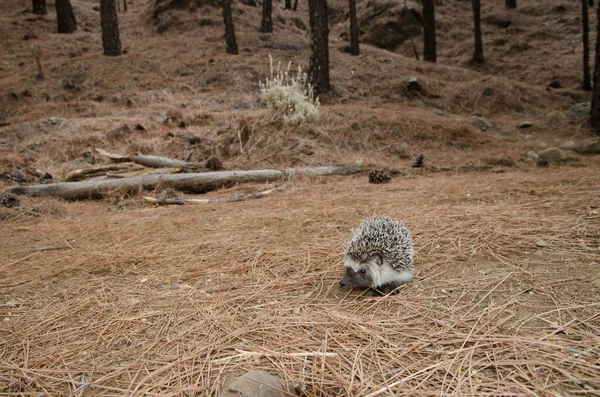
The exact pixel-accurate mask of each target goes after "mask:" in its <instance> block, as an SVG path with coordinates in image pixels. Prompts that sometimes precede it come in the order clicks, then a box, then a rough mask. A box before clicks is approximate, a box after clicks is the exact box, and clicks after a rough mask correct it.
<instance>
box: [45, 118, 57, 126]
mask: <svg viewBox="0 0 600 397" xmlns="http://www.w3.org/2000/svg"><path fill="white" fill-rule="evenodd" d="M44 124H50V125H56V124H58V119H57V118H56V117H49V118H48V119H46V120H44Z"/></svg>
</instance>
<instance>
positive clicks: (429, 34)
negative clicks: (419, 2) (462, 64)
mask: <svg viewBox="0 0 600 397" xmlns="http://www.w3.org/2000/svg"><path fill="white" fill-rule="evenodd" d="M423 59H425V60H426V61H428V62H434V63H435V62H436V61H437V51H436V42H435V5H434V0H423Z"/></svg>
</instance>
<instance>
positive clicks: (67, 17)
mask: <svg viewBox="0 0 600 397" xmlns="http://www.w3.org/2000/svg"><path fill="white" fill-rule="evenodd" d="M56 22H57V23H58V33H73V32H74V31H76V30H77V21H76V20H75V14H73V7H71V2H70V1H69V0H56Z"/></svg>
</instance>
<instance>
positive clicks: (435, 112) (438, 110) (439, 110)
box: [433, 109, 444, 116]
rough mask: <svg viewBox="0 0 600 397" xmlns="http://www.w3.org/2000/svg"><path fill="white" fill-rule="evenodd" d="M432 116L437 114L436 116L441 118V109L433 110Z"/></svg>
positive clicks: (442, 113)
mask: <svg viewBox="0 0 600 397" xmlns="http://www.w3.org/2000/svg"><path fill="white" fill-rule="evenodd" d="M433 114H437V115H438V116H443V115H444V111H443V110H441V109H435V110H434V111H433Z"/></svg>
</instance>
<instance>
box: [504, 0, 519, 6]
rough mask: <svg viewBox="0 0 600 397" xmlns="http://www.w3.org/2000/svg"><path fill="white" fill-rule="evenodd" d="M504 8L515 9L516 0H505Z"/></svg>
mask: <svg viewBox="0 0 600 397" xmlns="http://www.w3.org/2000/svg"><path fill="white" fill-rule="evenodd" d="M505 6H506V8H517V0H506V3H505Z"/></svg>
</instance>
